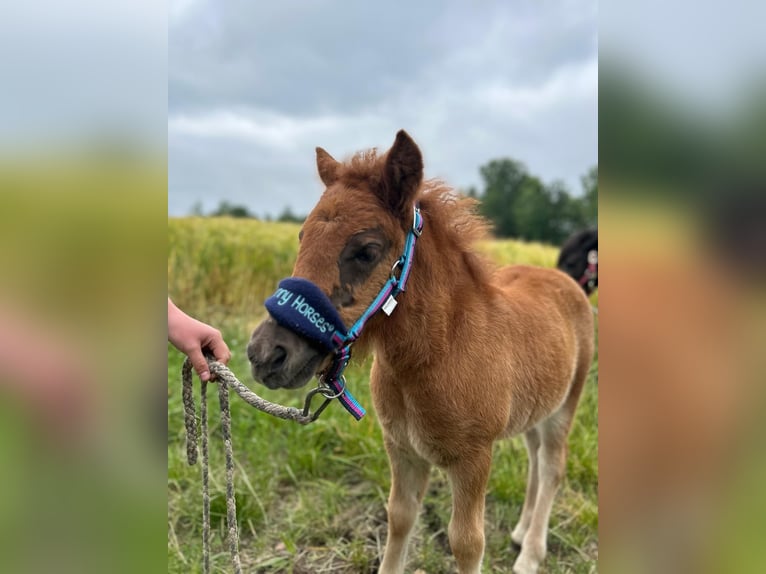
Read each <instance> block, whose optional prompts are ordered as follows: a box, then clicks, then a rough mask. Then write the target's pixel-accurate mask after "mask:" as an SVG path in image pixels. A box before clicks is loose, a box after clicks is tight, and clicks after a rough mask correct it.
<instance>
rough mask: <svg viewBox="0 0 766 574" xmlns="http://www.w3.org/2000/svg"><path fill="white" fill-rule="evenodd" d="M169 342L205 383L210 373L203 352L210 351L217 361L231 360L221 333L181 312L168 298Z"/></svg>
mask: <svg viewBox="0 0 766 574" xmlns="http://www.w3.org/2000/svg"><path fill="white" fill-rule="evenodd" d="M168 341H170V343H171V344H172V345H173V346H174V347H175V348H176V349H178V350H179V351H181V352H182V353H184V354H185V355H186V356H187V357H189V359H190V360H191V363H192V366H193V367H194V370H195V371H197V374H198V375H199V378H200V379H201V380H203V381H209V380H210V371H209V369H208V365H207V360H206V359H205V355H204V352H203V351H209V352H211V353H212V354H213V356H214V357H215V359H216V360H217V361H220V362H221V363H224V364H225V363H227V362H228V361H229V359H231V352H230V351H229V347H228V346H227V345H226V343H225V342H224V340H223V337H222V336H221V332H220V331H219V330H218V329H216V328H214V327H211V326H210V325H208V324H206V323H203V322H202V321H198V320H197V319H194V318H192V317H190V316H189V315H187V314H186V313H184V312H183V311H181V310H180V309H179V308H178V307H176V306H175V304H174V303H173V302H172V301H171V300H170V299H169V298H168Z"/></svg>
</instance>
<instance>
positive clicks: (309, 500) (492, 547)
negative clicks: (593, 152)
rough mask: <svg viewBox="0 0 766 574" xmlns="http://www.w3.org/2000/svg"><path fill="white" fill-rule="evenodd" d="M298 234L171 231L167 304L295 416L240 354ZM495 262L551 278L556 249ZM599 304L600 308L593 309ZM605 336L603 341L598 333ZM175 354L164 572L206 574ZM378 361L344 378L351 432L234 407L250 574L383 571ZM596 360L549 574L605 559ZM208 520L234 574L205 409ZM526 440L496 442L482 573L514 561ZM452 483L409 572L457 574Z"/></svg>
mask: <svg viewBox="0 0 766 574" xmlns="http://www.w3.org/2000/svg"><path fill="white" fill-rule="evenodd" d="M298 231H299V226H298V225H294V224H284V223H265V222H259V221H254V220H237V219H227V218H212V219H211V218H182V219H169V220H168V234H169V238H168V293H169V295H170V296H171V297H172V298H173V299H174V301H175V302H176V303H177V304H178V305H179V306H180V307H181V308H182V309H184V310H185V311H186V312H188V313H189V314H191V315H193V316H195V317H197V318H199V319H201V320H203V321H205V322H207V323H210V324H212V325H215V326H216V327H218V328H219V329H221V331H222V332H223V335H224V338H225V339H226V341H227V343H228V344H229V347H230V348H231V350H232V355H233V357H232V360H231V362H230V364H229V366H230V367H231V369H232V371H233V372H234V373H235V374H236V375H237V376H238V377H239V379H240V380H241V381H242V382H243V383H245V384H247V385H248V386H250V387H251V388H252V389H253V390H254V391H255V392H257V393H258V394H259V395H261V396H262V397H264V398H266V399H268V400H271V401H275V402H279V403H281V404H285V405H292V406H301V404H302V400H303V396H304V392H305V391H303V390H301V391H297V392H296V391H270V390H268V389H266V388H265V387H263V386H261V385H257V384H256V383H255V382H254V381H253V380H252V378H251V376H250V374H249V365H248V361H247V356H246V353H245V346H246V344H247V341H248V339H249V336H250V333H251V332H252V329H253V328H254V327H255V326H256V325H257V324H258V323H259V322H260V320H261V319H263V317H264V316H265V309H264V307H263V301H264V300H265V299H266V297H268V296H269V295H270V294H271V293H272V292H273V290H274V289H275V287H276V284H277V283H278V281H279V279H281V278H282V277H285V276H288V275H290V273H291V270H292V264H293V261H294V259H295V256H296V253H297V248H298V240H297V235H298ZM480 248H481V250H482V251H484V252H485V253H486V254H487V255H488V256H489V257H491V258H492V259H493V260H495V261H496V262H498V263H499V264H509V263H528V264H533V265H541V266H545V267H552V266H554V264H555V261H556V256H557V250H556V249H555V248H553V247H549V246H545V245H539V244H525V243H521V242H516V241H510V240H495V241H488V242H486V243H484V244H482V245H481V246H480ZM593 301H594V302H595V303H596V304H597V298H596V296H594V298H593ZM596 336H598V331H596ZM182 362H183V356H182V355H181V354H180V353H179V352H177V351H176V350H175V349H173V348H172V347H170V346H168V572H174V573H175V572H179V573H180V572H184V573H186V572H199V571H201V567H200V564H201V555H202V546H201V536H202V534H201V533H202V521H201V508H202V507H201V504H202V500H201V478H200V469H199V467H198V466H193V467H190V466H188V465H187V463H186V458H185V446H184V444H185V442H184V441H185V437H184V430H183V408H182V403H181V383H180V370H181V364H182ZM370 364H371V358H369V357H368V358H365V359H361V360H360V359H358V360H357V362H356V364H352V366H351V367H350V368H349V370H348V371H347V379H348V384H349V386H350V388H351V389H352V390H353V393H354V395H355V396H356V398H357V399H358V400H359V402H360V403H361V404H363V405H365V407H367V409H368V415H367V416H366V417H365V418H364V419H362V420H361V421H360V422H355V421H354V420H353V418H352V417H350V416H348V415H347V414H346V413H345V411H343V409H341V408H340V407H339V406H338V405H331V406H330V408H329V409H328V410H327V411H325V413H324V414H323V415H322V417H321V418H320V419H319V420H318V421H317V422H316V423H314V424H311V425H309V426H306V427H303V426H300V425H297V424H295V423H292V422H288V421H283V420H277V419H273V418H271V417H269V416H267V415H265V414H263V413H259V412H255V411H253V410H252V408H251V407H249V406H248V405H246V404H245V403H244V402H243V401H241V400H240V399H239V398H238V397H237V396H236V395H233V396H232V407H231V410H232V437H233V444H234V452H235V460H236V462H235V464H236V474H235V485H236V492H237V516H238V519H239V524H240V553H241V557H242V562H243V571H245V572H258V573H261V572H263V573H267V572H269V573H270V572H289V573H293V574H309V573H322V572H340V573H349V574H351V573H353V574H362V573H367V572H376V571H377V567H378V564H379V558H380V556H381V554H382V549H383V546H384V544H385V537H386V512H385V505H386V499H387V495H388V488H389V485H390V477H389V470H388V462H387V458H386V455H385V451H384V449H383V441H382V436H381V431H380V428H379V425H378V423H377V420H376V417H375V413H374V411H373V409H372V400H371V398H370V392H369V385H368V374H369V368H370ZM597 397H598V354H597V355H596V357H595V359H594V364H593V367H592V369H591V373H590V375H589V381H588V383H587V386H586V389H585V392H584V394H583V398H582V401H581V404H580V408H579V410H578V414H577V417H576V419H575V424H574V428H573V431H572V434H571V436H570V442H569V460H568V465H567V477H566V480H565V482H564V484H563V486H562V488H561V490H560V492H559V495H558V497H557V499H556V502H555V504H554V507H553V512H552V516H551V524H550V531H549V535H548V557H547V559H546V562H545V565H544V571H545V572H548V573H564V572H575V573H588V572H595V571H596V569H597V567H596V561H597V558H598V506H597V494H598V402H597ZM210 421H211V432H212V438H211V443H210V450H211V455H210V459H211V515H212V533H213V536H212V553H213V555H212V558H211V564H212V568H213V571H214V572H229V571H231V566H230V559H229V555H228V551H227V546H226V544H225V539H224V533H225V515H226V505H225V477H224V472H223V469H224V461H223V446H222V444H221V441H220V438H219V437H220V432H219V431H220V427H219V425H218V423H217V421H218V417H217V412H216V411H215V410H212V411H211V418H210ZM526 471H527V463H526V452H525V449H524V445H523V441H522V440H521V439H520V438H514V439H511V440H506V441H502V442H499V443H497V444H496V445H495V449H494V465H493V470H492V475H491V478H490V482H489V486H488V490H487V499H486V501H487V504H486V538H487V540H486V551H485V556H484V568H483V570H484V571H485V572H498V573H506V572H511V566H512V564H513V561H514V559H515V557H516V553H517V550H516V549H515V548H513V546H512V545H511V541H510V532H511V530H512V528H513V526H514V525H515V523H516V520H517V519H518V516H519V513H520V510H521V504H522V502H523V497H524V489H525V484H526ZM449 517H450V495H449V485H448V484H447V481H446V477H445V475H444V473H442V472H441V471H440V470H438V469H434V470H433V471H432V474H431V482H430V487H429V491H428V493H427V495H426V498H425V501H424V505H423V509H422V511H421V514H420V518H419V521H418V524H417V526H416V531H415V535H414V537H413V541H412V544H411V546H410V553H409V566H408V571H410V572H412V571H417V572H418V573H420V574H425V573H427V574H440V573H447V572H454V571H455V563H454V560H453V559H452V557H451V554H450V551H449V544H448V541H447V534H446V531H447V525H448V523H449Z"/></svg>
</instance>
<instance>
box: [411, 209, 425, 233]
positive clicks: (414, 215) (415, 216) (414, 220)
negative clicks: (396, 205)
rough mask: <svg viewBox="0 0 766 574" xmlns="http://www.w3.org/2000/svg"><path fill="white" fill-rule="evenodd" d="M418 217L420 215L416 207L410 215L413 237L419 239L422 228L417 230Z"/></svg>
mask: <svg viewBox="0 0 766 574" xmlns="http://www.w3.org/2000/svg"><path fill="white" fill-rule="evenodd" d="M418 215H420V208H419V207H417V206H416V207H415V208H414V210H413V213H412V233H414V234H415V237H420V234H421V233H422V232H423V229H422V228H420V229H419V228H418Z"/></svg>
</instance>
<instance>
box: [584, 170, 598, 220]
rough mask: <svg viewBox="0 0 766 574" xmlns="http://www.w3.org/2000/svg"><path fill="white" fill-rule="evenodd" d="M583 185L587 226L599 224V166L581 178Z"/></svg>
mask: <svg viewBox="0 0 766 574" xmlns="http://www.w3.org/2000/svg"><path fill="white" fill-rule="evenodd" d="M580 182H581V183H582V191H583V197H582V211H583V217H584V219H585V225H590V226H594V225H596V224H597V223H598V166H597V165H594V166H593V167H592V168H590V169H589V170H588V173H586V174H585V175H584V176H582V177H581V178H580Z"/></svg>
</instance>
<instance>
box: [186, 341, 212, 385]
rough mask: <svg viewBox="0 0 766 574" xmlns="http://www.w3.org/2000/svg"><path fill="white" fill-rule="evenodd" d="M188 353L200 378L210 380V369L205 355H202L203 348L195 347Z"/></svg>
mask: <svg viewBox="0 0 766 574" xmlns="http://www.w3.org/2000/svg"><path fill="white" fill-rule="evenodd" d="M188 355H189V360H190V361H191V363H192V366H193V367H194V370H195V371H197V374H198V375H199V378H200V379H201V380H203V381H205V382H207V381H209V380H210V371H209V370H208V366H207V360H205V357H204V356H203V355H202V349H193V350H191V351H189V353H188Z"/></svg>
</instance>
